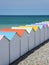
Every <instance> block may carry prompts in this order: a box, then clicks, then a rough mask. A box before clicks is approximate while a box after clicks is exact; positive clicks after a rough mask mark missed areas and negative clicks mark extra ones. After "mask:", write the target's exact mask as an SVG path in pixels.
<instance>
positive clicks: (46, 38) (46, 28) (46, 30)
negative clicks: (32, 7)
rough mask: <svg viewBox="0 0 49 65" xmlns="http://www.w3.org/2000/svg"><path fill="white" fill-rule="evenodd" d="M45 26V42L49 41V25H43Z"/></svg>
mask: <svg viewBox="0 0 49 65" xmlns="http://www.w3.org/2000/svg"><path fill="white" fill-rule="evenodd" d="M43 26H44V37H45V41H46V40H48V26H47V24H43Z"/></svg>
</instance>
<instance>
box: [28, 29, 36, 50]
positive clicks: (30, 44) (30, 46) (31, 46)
mask: <svg viewBox="0 0 49 65" xmlns="http://www.w3.org/2000/svg"><path fill="white" fill-rule="evenodd" d="M28 40H29V50H31V49H33V48H34V47H35V46H34V45H35V44H34V31H33V29H32V30H31V31H30V33H29V36H28Z"/></svg>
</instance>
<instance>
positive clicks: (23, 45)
mask: <svg viewBox="0 0 49 65" xmlns="http://www.w3.org/2000/svg"><path fill="white" fill-rule="evenodd" d="M20 39H21V56H22V55H24V54H25V53H26V52H28V32H27V31H25V33H24V34H23V35H22V36H21V38H20Z"/></svg>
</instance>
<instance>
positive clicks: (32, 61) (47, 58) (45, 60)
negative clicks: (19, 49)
mask: <svg viewBox="0 0 49 65" xmlns="http://www.w3.org/2000/svg"><path fill="white" fill-rule="evenodd" d="M18 65H49V42H48V43H46V44H45V45H44V46H42V47H40V48H39V49H38V50H36V51H35V52H34V53H32V54H30V55H29V56H28V57H27V58H26V59H24V60H23V61H21V62H19V63H18Z"/></svg>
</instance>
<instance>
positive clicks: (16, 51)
mask: <svg viewBox="0 0 49 65" xmlns="http://www.w3.org/2000/svg"><path fill="white" fill-rule="evenodd" d="M20 46H21V45H20V37H19V36H18V34H17V33H16V34H15V35H14V36H13V38H12V39H11V40H10V63H12V62H13V61H15V60H17V59H18V58H19V57H20Z"/></svg>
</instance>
